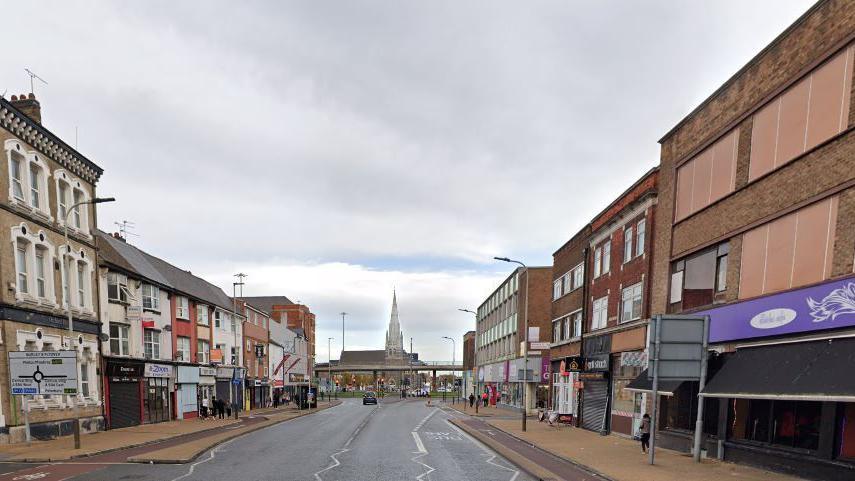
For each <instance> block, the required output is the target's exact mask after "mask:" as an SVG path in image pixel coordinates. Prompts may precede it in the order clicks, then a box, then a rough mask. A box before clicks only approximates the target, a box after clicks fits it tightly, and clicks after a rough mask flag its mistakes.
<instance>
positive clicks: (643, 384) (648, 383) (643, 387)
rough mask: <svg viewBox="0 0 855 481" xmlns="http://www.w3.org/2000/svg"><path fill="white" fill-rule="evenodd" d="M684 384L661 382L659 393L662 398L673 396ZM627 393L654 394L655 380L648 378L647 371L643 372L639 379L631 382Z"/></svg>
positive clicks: (679, 382)
mask: <svg viewBox="0 0 855 481" xmlns="http://www.w3.org/2000/svg"><path fill="white" fill-rule="evenodd" d="M680 384H683V381H672V380H665V379H661V380H659V386H657V388H658V389H657V392H658V393H659V395H660V396H673V395H674V391H676V390H677V388H679V387H680ZM623 389H624V390H625V391H634V392H644V393H648V394H650V393H651V392H653V380H652V379H648V378H647V369H645V370H644V371H642V372H641V375H639V376H638V377H637V378H635V379H633V380H632V381H630V383H629V384H627V386H626V387H625V388H623Z"/></svg>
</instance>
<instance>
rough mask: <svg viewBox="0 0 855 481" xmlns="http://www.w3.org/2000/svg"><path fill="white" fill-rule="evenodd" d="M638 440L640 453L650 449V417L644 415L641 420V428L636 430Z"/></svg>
mask: <svg viewBox="0 0 855 481" xmlns="http://www.w3.org/2000/svg"><path fill="white" fill-rule="evenodd" d="M638 431H639V433H641V436H639V439H640V440H641V452H642V453H647V449H648V448H650V415H649V414H647V413H645V414H644V416H643V417H642V418H641V427H639V428H638Z"/></svg>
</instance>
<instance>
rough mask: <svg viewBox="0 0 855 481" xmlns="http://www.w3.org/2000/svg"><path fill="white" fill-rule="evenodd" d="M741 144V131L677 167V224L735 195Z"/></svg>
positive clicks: (729, 134)
mask: <svg viewBox="0 0 855 481" xmlns="http://www.w3.org/2000/svg"><path fill="white" fill-rule="evenodd" d="M738 143H739V129H738V128H737V129H733V130H732V131H731V132H729V133H728V134H727V135H725V136H724V137H722V138H721V139H719V140H718V141H717V142H715V143H714V144H713V145H711V146H709V147H707V148H706V149H704V151H703V152H701V153H700V154H698V155H696V156H695V157H693V158H692V159H691V160H689V161H688V162H686V163H684V164H683V165H681V166H680V167H679V168H677V193H676V196H675V197H676V205H675V208H674V221H675V222H679V221H681V220H683V219H685V218H686V217H688V216H689V215H691V214H693V213H695V212H697V211H699V210H701V209H703V208H705V207H706V206H708V205H710V204H712V203H713V202H715V201H717V200H719V199H721V198H722V197H724V196H725V195H727V194H729V193H731V192H733V189H734V186H735V185H736V184H735V180H736V175H735V174H736V150H737V147H738Z"/></svg>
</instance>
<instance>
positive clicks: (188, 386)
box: [175, 366, 199, 419]
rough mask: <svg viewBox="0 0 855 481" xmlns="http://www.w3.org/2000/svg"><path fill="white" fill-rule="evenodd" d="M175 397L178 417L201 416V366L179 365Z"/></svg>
mask: <svg viewBox="0 0 855 481" xmlns="http://www.w3.org/2000/svg"><path fill="white" fill-rule="evenodd" d="M176 373H177V375H176V378H175V385H176V389H175V397H176V407H177V417H178V418H179V419H192V418H195V417H197V416H199V404H198V394H199V367H198V366H177V369H176Z"/></svg>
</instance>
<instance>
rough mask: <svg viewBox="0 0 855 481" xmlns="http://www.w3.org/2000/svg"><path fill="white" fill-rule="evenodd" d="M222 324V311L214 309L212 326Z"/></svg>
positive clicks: (220, 325)
mask: <svg viewBox="0 0 855 481" xmlns="http://www.w3.org/2000/svg"><path fill="white" fill-rule="evenodd" d="M222 325H223V313H222V312H220V311H214V327H222Z"/></svg>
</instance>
